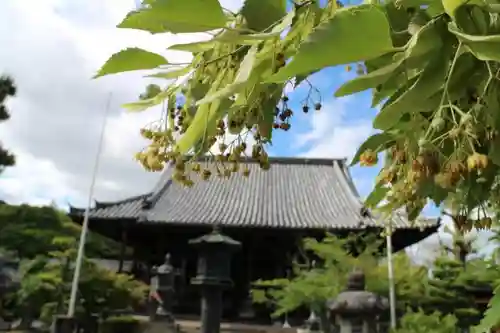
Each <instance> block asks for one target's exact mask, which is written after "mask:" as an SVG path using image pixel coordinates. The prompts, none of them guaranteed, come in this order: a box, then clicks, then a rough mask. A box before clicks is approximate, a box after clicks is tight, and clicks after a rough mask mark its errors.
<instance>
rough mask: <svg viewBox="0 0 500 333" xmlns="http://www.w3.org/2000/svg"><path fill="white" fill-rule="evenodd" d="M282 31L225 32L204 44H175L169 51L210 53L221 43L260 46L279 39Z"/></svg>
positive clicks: (203, 42)
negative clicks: (259, 32) (244, 33)
mask: <svg viewBox="0 0 500 333" xmlns="http://www.w3.org/2000/svg"><path fill="white" fill-rule="evenodd" d="M280 33H281V31H278V32H270V33H262V34H251V35H241V34H239V33H238V32H234V31H225V32H224V33H222V34H220V35H219V36H217V37H215V38H213V39H211V40H207V41H202V42H194V43H186V44H174V45H172V46H170V47H169V48H168V49H169V50H175V51H185V52H191V53H198V52H203V51H208V50H211V49H213V48H214V47H216V46H217V45H218V44H219V43H228V44H239V45H256V44H260V43H262V42H263V41H265V40H268V39H273V38H277V37H279V36H280Z"/></svg>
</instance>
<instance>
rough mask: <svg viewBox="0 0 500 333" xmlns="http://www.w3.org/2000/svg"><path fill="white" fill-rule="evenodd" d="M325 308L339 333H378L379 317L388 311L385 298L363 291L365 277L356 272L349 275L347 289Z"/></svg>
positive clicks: (387, 303) (361, 273)
mask: <svg viewBox="0 0 500 333" xmlns="http://www.w3.org/2000/svg"><path fill="white" fill-rule="evenodd" d="M327 306H328V309H329V312H330V320H331V321H332V324H333V325H335V326H336V327H337V328H338V329H339V330H338V332H339V333H379V330H378V326H379V323H378V321H379V316H380V315H381V314H384V313H386V312H387V311H388V310H389V302H388V300H387V299H386V298H383V297H381V296H379V295H376V294H374V293H371V292H369V291H366V290H365V275H364V273H363V272H361V271H358V270H356V271H354V272H352V273H351V274H350V275H349V278H348V282H347V289H346V290H345V291H344V292H342V293H340V294H339V295H338V296H337V298H336V299H334V300H332V301H329V302H328V304H327ZM380 333H385V332H380Z"/></svg>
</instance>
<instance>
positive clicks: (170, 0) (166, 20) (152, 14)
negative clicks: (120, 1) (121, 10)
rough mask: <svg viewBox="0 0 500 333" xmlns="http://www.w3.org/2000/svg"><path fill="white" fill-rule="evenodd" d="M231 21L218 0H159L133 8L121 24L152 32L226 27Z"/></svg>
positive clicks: (185, 31)
mask: <svg viewBox="0 0 500 333" xmlns="http://www.w3.org/2000/svg"><path fill="white" fill-rule="evenodd" d="M226 23H227V17H226V15H224V12H223V10H222V7H221V6H220V4H219V1H218V0H189V1H186V0H156V1H155V2H153V3H152V4H151V5H150V7H149V8H142V9H139V10H137V11H133V12H130V13H129V14H128V15H127V17H125V19H124V20H123V21H122V22H121V23H120V24H119V25H118V28H126V29H138V30H145V31H148V32H150V33H163V32H172V33H191V32H203V31H209V30H214V29H218V28H223V27H224V26H225V25H226Z"/></svg>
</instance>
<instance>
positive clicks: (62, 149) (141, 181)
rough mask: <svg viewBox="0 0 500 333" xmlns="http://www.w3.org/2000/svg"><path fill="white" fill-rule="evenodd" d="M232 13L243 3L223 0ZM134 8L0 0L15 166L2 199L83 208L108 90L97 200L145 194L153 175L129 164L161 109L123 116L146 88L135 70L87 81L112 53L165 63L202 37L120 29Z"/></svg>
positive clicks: (101, 2)
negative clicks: (144, 55) (11, 89)
mask: <svg viewBox="0 0 500 333" xmlns="http://www.w3.org/2000/svg"><path fill="white" fill-rule="evenodd" d="M221 3H222V4H223V6H224V7H227V8H229V9H233V10H234V9H236V8H238V7H239V6H240V5H241V0H226V1H221ZM134 8H135V1H134V0H72V1H67V0H47V1H36V0H26V1H14V0H7V1H0V20H1V21H2V24H3V26H5V27H9V28H8V29H3V30H1V31H0V42H1V43H2V45H8V47H5V48H3V49H2V52H0V64H1V67H0V73H6V74H10V75H12V76H13V78H14V79H15V81H16V84H17V86H18V96H17V97H16V98H15V99H13V100H11V101H10V102H9V104H8V105H9V108H10V110H11V114H12V118H11V119H10V120H8V121H7V122H5V123H3V124H2V130H1V131H0V141H2V143H3V144H4V145H5V147H7V148H8V149H10V150H11V151H12V152H14V153H15V154H16V155H17V158H18V163H17V165H16V166H15V167H13V168H10V169H8V171H6V172H5V173H4V174H3V175H2V176H1V178H0V182H1V184H2V188H1V189H0V191H1V193H2V197H0V199H5V200H7V201H9V202H28V203H40V202H50V201H52V200H55V201H56V202H58V203H63V204H64V203H66V202H67V201H68V200H71V201H72V203H77V204H84V203H85V201H86V197H87V192H88V186H89V183H90V178H91V173H92V167H93V164H94V159H95V154H96V149H97V145H98V138H99V134H100V129H101V125H102V120H103V116H104V109H105V104H106V99H107V97H108V94H109V93H110V92H112V93H113V99H112V103H111V111H110V115H109V119H108V126H107V129H106V135H105V147H104V151H103V157H102V162H101V168H100V171H99V177H98V186H97V188H96V193H95V197H96V198H98V199H99V200H112V199H118V198H122V197H124V196H128V195H132V194H138V193H142V192H144V191H149V190H150V189H151V187H152V186H153V184H154V182H155V181H156V179H157V176H158V175H157V174H150V173H147V172H145V171H143V170H142V168H141V167H140V166H139V165H138V163H136V162H135V161H134V159H133V155H134V153H135V152H136V151H138V150H140V149H141V148H142V147H143V146H144V145H145V144H146V142H145V141H144V140H142V139H141V138H140V136H139V129H140V128H141V127H142V126H144V125H146V124H147V123H149V122H150V121H152V120H155V119H158V118H159V117H160V112H159V108H156V109H154V110H151V111H147V112H144V113H138V114H127V113H124V112H123V111H122V110H121V108H120V105H121V104H123V103H126V102H130V101H134V100H136V99H137V96H138V95H139V94H140V93H141V92H142V90H143V89H144V86H145V85H146V84H147V83H149V82H148V81H146V80H144V79H143V78H142V74H141V73H127V74H120V75H116V76H111V77H105V78H102V79H98V80H91V77H92V76H93V75H94V73H95V72H96V70H97V69H98V68H99V67H100V66H101V65H102V64H103V63H104V61H105V60H106V59H107V58H108V57H109V56H110V55H111V54H113V53H115V52H118V51H119V50H121V49H123V48H126V47H131V46H138V47H142V48H145V49H147V50H150V51H153V52H158V53H161V54H163V55H165V56H166V57H167V59H168V60H169V61H170V62H175V63H177V62H187V61H189V60H190V55H189V54H187V53H183V52H173V51H165V50H166V49H167V47H168V46H169V45H172V44H176V43H187V42H192V41H195V40H201V39H206V38H208V37H209V36H208V35H207V34H190V35H169V34H162V35H151V34H148V33H146V32H140V31H133V30H127V29H117V28H115V25H116V24H117V23H118V22H120V20H121V19H122V18H123V17H124V16H125V15H126V13H127V12H128V11H130V10H132V9H134Z"/></svg>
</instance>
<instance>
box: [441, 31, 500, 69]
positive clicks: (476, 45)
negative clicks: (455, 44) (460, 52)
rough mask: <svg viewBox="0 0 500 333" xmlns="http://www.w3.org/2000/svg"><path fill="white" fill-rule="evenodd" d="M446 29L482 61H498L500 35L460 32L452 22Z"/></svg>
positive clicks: (499, 59)
mask: <svg viewBox="0 0 500 333" xmlns="http://www.w3.org/2000/svg"><path fill="white" fill-rule="evenodd" d="M448 30H449V31H450V32H451V33H452V34H454V35H455V36H457V38H458V40H460V41H461V42H463V43H464V44H465V45H466V46H467V47H468V49H469V50H470V52H471V53H472V54H473V55H474V56H475V57H476V58H478V59H479V60H482V61H500V35H490V36H472V35H468V34H466V33H463V32H461V31H460V30H459V29H458V28H457V26H456V25H455V24H454V23H449V24H448Z"/></svg>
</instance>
